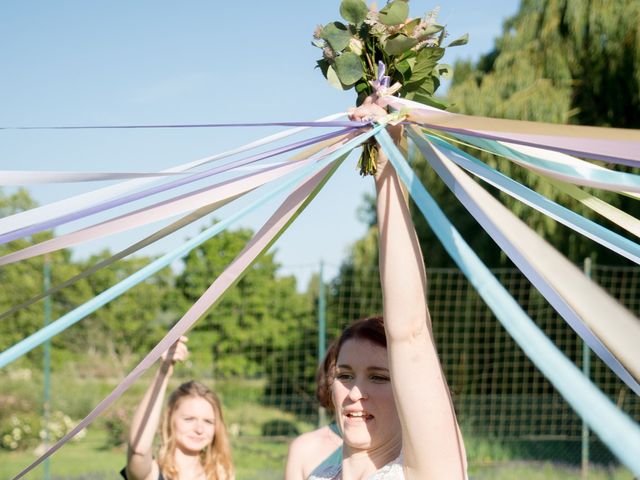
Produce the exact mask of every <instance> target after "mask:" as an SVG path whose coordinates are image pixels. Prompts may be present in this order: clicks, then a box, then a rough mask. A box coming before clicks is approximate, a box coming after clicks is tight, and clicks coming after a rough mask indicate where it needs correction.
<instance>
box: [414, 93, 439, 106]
mask: <svg viewBox="0 0 640 480" xmlns="http://www.w3.org/2000/svg"><path fill="white" fill-rule="evenodd" d="M411 100H414V101H416V102H420V103H424V104H425V105H429V106H431V107H435V108H440V109H442V110H446V109H447V104H446V103H442V102H440V101H439V100H436V99H435V98H433V97H432V96H430V95H424V94H423V93H421V92H417V94H416V95H415V96H414V97H413V98H412V99H411Z"/></svg>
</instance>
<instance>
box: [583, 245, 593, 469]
mask: <svg viewBox="0 0 640 480" xmlns="http://www.w3.org/2000/svg"><path fill="white" fill-rule="evenodd" d="M584 274H585V275H586V276H587V277H589V278H591V258H589V257H587V258H585V259H584ZM590 367H591V351H590V350H589V347H588V345H587V342H582V373H584V375H585V376H586V377H587V378H588V377H589V376H590V371H589V370H590ZM581 460H582V461H581V477H582V479H583V480H585V479H587V478H589V426H588V425H587V423H586V422H584V421H583V422H582V455H581Z"/></svg>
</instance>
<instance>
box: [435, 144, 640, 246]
mask: <svg viewBox="0 0 640 480" xmlns="http://www.w3.org/2000/svg"><path fill="white" fill-rule="evenodd" d="M431 133H432V134H433V135H435V137H438V138H441V139H443V140H444V141H445V142H447V143H458V144H461V145H465V146H467V147H471V148H477V149H479V150H481V151H483V152H487V153H489V154H492V155H498V154H494V153H493V152H490V151H488V150H485V149H482V148H480V147H477V146H476V145H471V144H468V143H465V142H463V141H461V140H458V139H456V138H453V137H449V136H446V135H443V134H439V133H434V132H431ZM430 138H433V137H430ZM501 143H502V142H501ZM503 145H504V146H505V147H508V148H514V147H517V148H518V149H520V148H522V149H527V150H528V151H531V152H534V153H535V154H541V153H542V152H544V153H547V154H550V153H553V154H555V155H558V156H561V157H562V159H563V160H564V161H566V162H568V163H570V164H573V165H579V166H581V163H582V160H579V159H577V158H574V157H571V156H569V155H564V154H561V153H558V152H551V151H549V150H543V149H540V148H533V147H523V146H521V145H515V144H510V143H506V142H504V143H503ZM449 146H451V145H449ZM456 151H457V152H459V153H460V154H461V155H463V156H465V158H468V159H469V160H470V161H471V162H474V163H477V164H478V166H487V167H488V165H486V164H485V163H483V162H480V161H479V160H477V159H475V158H474V157H472V156H470V155H467V154H466V153H465V152H464V151H462V150H458V149H456ZM499 156H502V155H499ZM452 160H453V161H454V162H455V163H456V164H457V165H460V166H461V167H462V168H465V170H468V171H470V170H469V168H466V167H465V166H463V165H461V163H459V162H458V161H456V160H455V158H452ZM574 161H575V163H574ZM592 166H593V167H596V168H601V167H599V166H597V165H592ZM480 168H482V167H480ZM488 168H490V169H491V167H488ZM524 168H526V167H524ZM491 170H494V169H491ZM527 170H529V172H531V173H532V174H533V175H536V176H537V177H538V178H540V181H541V182H547V183H548V184H550V185H551V186H553V187H555V188H556V189H558V190H560V191H562V192H563V193H565V194H567V195H569V196H571V197H573V198H574V199H575V200H577V201H579V202H580V203H582V204H583V205H584V206H586V207H587V208H589V209H591V210H593V211H594V212H596V213H599V214H600V215H602V216H603V217H605V218H607V219H608V220H609V221H611V222H613V223H615V224H616V225H618V226H619V227H621V228H623V229H625V230H627V231H628V232H630V233H632V234H634V235H636V236H640V220H638V219H636V218H635V217H633V216H631V215H629V214H628V213H626V212H624V211H622V210H620V209H619V208H616V207H614V206H613V205H610V204H608V203H606V202H604V201H603V200H600V199H599V198H597V197H595V196H593V195H591V194H590V193H587V192H585V191H584V190H582V189H580V188H578V187H576V186H575V185H573V184H570V183H567V182H564V181H562V180H557V179H554V178H551V177H548V176H546V175H542V174H540V173H538V172H536V171H535V170H532V169H527ZM603 170H604V169H603ZM496 172H497V171H496ZM474 174H475V173H474ZM497 174H498V175H502V174H501V173H499V172H497ZM485 181H488V180H486V179H485ZM489 183H491V182H489ZM516 184H517V182H516ZM498 188H500V187H498ZM618 193H620V194H622V195H626V196H629V197H631V198H635V199H639V200H640V195H638V194H636V193H632V192H618ZM534 208H536V207H534ZM559 221H560V220H559ZM571 228H573V227H571ZM596 241H598V240H596ZM618 253H620V254H621V255H624V254H623V253H621V252H618Z"/></svg>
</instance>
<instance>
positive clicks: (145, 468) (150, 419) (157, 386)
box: [121, 337, 235, 480]
mask: <svg viewBox="0 0 640 480" xmlns="http://www.w3.org/2000/svg"><path fill="white" fill-rule="evenodd" d="M186 342H187V338H186V337H182V338H181V339H180V340H179V341H178V342H177V343H176V344H175V345H174V346H173V347H171V348H170V349H169V350H168V351H167V352H166V353H165V354H164V355H163V356H162V361H161V364H160V368H159V369H158V372H157V373H156V376H155V378H154V381H153V382H152V383H151V385H150V386H149V388H148V389H147V392H146V393H145V395H144V398H143V399H142V402H141V403H140V405H138V408H137V409H136V412H135V414H134V416H133V422H132V425H131V431H130V434H129V448H128V451H127V466H126V467H125V468H124V469H123V470H122V472H121V474H122V476H123V477H124V478H126V479H127V480H233V479H234V478H235V475H234V469H233V464H232V461H231V449H230V446H229V439H228V436H227V429H226V427H225V423H224V419H223V416H222V409H221V407H220V400H219V399H218V397H217V395H216V394H215V393H213V392H212V391H211V390H209V389H208V388H207V387H205V386H204V385H203V384H201V383H199V382H195V381H190V382H186V383H183V384H182V385H180V386H179V387H178V388H177V389H176V390H174V391H173V393H171V395H170V396H169V401H168V404H167V407H166V409H165V411H164V413H162V403H163V399H164V395H165V393H166V390H167V385H168V383H169V379H170V378H171V375H172V374H173V366H174V364H175V363H176V362H180V361H184V360H185V359H186V358H187V356H188V354H189V351H188V349H187V345H186ZM161 417H162V421H161ZM160 423H161V428H160V432H161V443H160V450H159V452H158V456H157V457H156V458H154V457H153V454H152V450H153V440H154V437H155V435H156V431H157V429H158V424H160Z"/></svg>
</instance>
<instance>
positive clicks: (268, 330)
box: [176, 229, 304, 378]
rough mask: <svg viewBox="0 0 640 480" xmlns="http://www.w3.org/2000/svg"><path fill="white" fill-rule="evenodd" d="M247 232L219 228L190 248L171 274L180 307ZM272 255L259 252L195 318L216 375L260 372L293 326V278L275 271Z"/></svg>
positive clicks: (298, 302)
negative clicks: (243, 272)
mask: <svg viewBox="0 0 640 480" xmlns="http://www.w3.org/2000/svg"><path fill="white" fill-rule="evenodd" d="M251 237H252V232H251V231H250V230H248V229H241V230H236V231H224V232H222V233H220V234H219V235H217V236H215V237H214V238H212V239H211V240H209V241H207V242H205V243H203V244H202V245H201V246H200V247H198V248H196V249H194V250H193V251H191V253H190V254H189V255H188V256H187V257H186V258H185V260H184V271H183V273H182V274H181V275H179V276H178V277H177V279H176V288H177V292H178V293H179V295H180V298H179V302H180V305H182V308H184V309H186V308H187V307H188V306H190V305H191V304H192V303H193V302H194V301H196V300H197V299H198V298H199V297H200V296H201V295H202V294H203V293H204V291H205V290H206V289H207V288H208V287H209V285H210V284H211V283H213V281H214V280H215V279H216V278H217V277H218V276H219V275H220V274H221V273H222V272H223V270H224V269H225V268H226V267H227V266H228V265H229V263H231V261H232V260H233V259H234V258H235V257H236V256H237V255H238V254H239V253H240V251H241V250H242V248H243V247H244V246H245V245H246V243H247V242H248V241H249V240H250V238H251ZM274 255H275V253H267V254H265V255H263V256H262V257H260V258H259V259H258V260H257V261H256V262H255V263H254V264H253V265H252V266H251V267H250V268H249V271H248V272H247V273H246V275H245V276H244V277H243V278H242V279H241V280H240V281H239V282H238V283H237V285H236V286H234V287H233V288H231V289H229V290H228V291H227V292H226V293H225V295H224V296H223V298H222V299H221V300H220V301H219V302H218V303H217V304H216V306H215V307H214V308H212V309H211V310H210V311H209V312H208V313H207V314H206V315H205V316H204V317H203V318H202V319H201V320H200V321H199V322H198V325H197V327H196V331H197V332H201V333H204V332H206V335H207V340H206V342H207V343H208V344H209V345H210V348H211V352H212V356H213V362H214V373H215V375H216V377H218V378H224V377H227V376H231V375H239V374H241V375H249V376H252V375H258V374H259V373H262V372H264V366H265V363H266V361H267V360H268V359H269V358H270V356H271V354H273V352H275V351H278V350H280V349H283V348H285V347H286V346H287V345H288V344H289V342H290V340H291V334H292V332H294V331H296V330H297V329H298V319H299V317H300V313H301V311H302V309H303V308H304V301H303V298H302V297H301V296H300V295H299V294H298V293H297V292H296V285H295V279H294V278H293V277H277V276H276V272H277V270H278V264H277V263H276V262H275V261H274ZM257 332H260V336H259V337H257V335H256V333H257Z"/></svg>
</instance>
